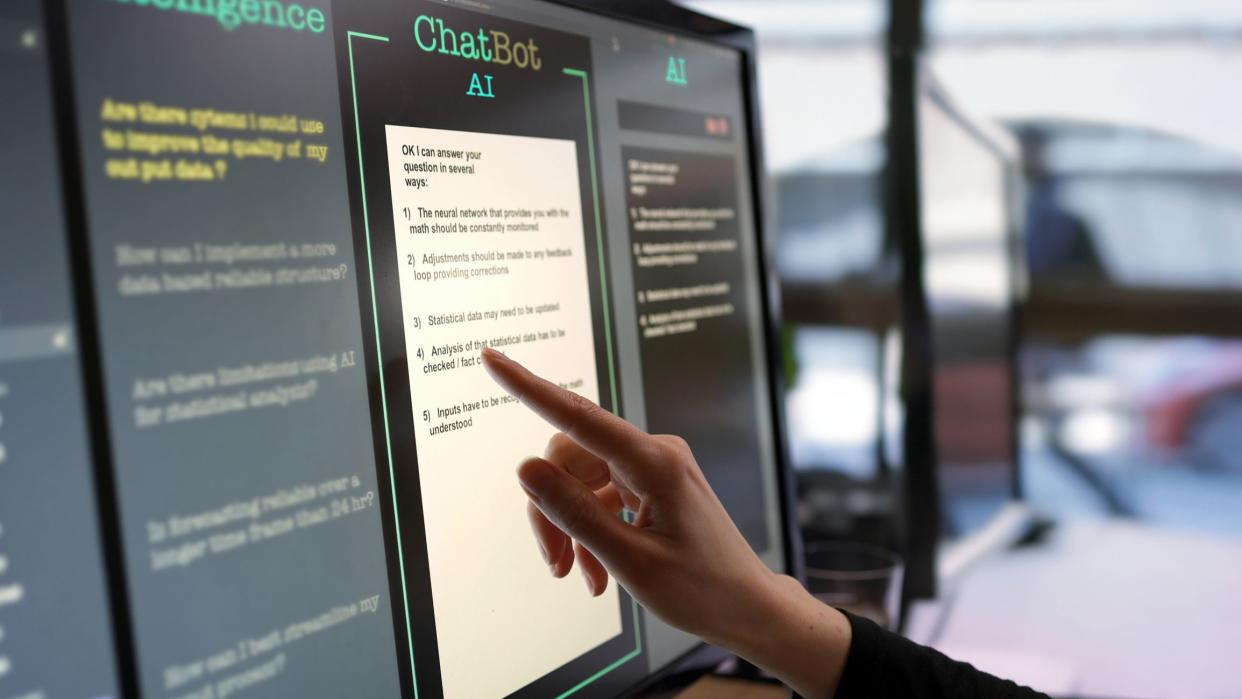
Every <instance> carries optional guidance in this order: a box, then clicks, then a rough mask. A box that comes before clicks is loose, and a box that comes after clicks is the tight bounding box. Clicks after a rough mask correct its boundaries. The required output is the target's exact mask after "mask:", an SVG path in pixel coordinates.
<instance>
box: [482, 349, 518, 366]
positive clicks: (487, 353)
mask: <svg viewBox="0 0 1242 699" xmlns="http://www.w3.org/2000/svg"><path fill="white" fill-rule="evenodd" d="M480 354H481V355H482V357H483V358H484V359H491V360H492V361H497V362H508V361H511V360H510V359H509V358H508V357H506V356H505V355H504V353H503V352H501V351H499V350H495V349H492V348H491V347H484V348H483V351H482V352H481V353H480Z"/></svg>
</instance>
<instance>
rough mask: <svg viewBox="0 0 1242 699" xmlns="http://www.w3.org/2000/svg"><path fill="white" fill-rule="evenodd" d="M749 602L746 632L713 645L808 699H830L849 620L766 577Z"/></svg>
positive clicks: (797, 588)
mask: <svg viewBox="0 0 1242 699" xmlns="http://www.w3.org/2000/svg"><path fill="white" fill-rule="evenodd" d="M763 588H764V589H763V590H762V591H760V593H759V594H757V595H756V596H755V597H754V598H752V599H754V600H755V607H754V610H753V611H752V612H751V614H753V615H754V618H755V621H754V622H752V623H751V624H748V626H749V628H746V629H736V630H734V633H733V634H732V635H731V636H730V637H729V638H727V639H722V642H721V643H720V644H719V645H721V646H723V647H725V648H727V649H729V650H731V651H732V652H734V653H736V654H737V655H739V656H741V657H743V658H745V659H746V660H748V661H749V662H751V663H753V664H755V665H757V666H759V667H761V668H763V669H765V670H767V671H768V672H770V673H772V674H773V675H775V676H776V677H778V678H780V679H781V680H782V681H783V682H785V684H787V685H789V686H790V687H791V688H793V689H794V690H796V691H797V692H798V693H799V694H801V695H803V696H805V697H808V699H818V698H821V697H822V698H825V699H826V698H827V697H831V696H832V695H833V694H834V693H835V691H836V686H837V682H838V681H839V680H840V678H841V673H842V671H843V670H844V667H845V661H846V658H847V657H848V655H849V649H850V642H851V640H852V630H851V628H850V622H849V619H847V618H846V617H845V615H844V614H842V613H841V612H839V611H837V610H836V609H834V608H832V607H830V606H828V605H826V604H824V603H822V602H820V601H819V600H817V599H815V597H814V596H812V595H811V594H810V593H808V592H807V591H806V590H805V589H804V588H803V587H802V585H801V584H800V583H799V582H798V581H797V580H795V579H794V578H792V577H789V576H787V575H777V574H775V573H772V574H770V579H769V580H767V581H766V584H765V585H764V586H763Z"/></svg>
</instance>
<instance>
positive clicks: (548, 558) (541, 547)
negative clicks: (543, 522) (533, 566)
mask: <svg viewBox="0 0 1242 699" xmlns="http://www.w3.org/2000/svg"><path fill="white" fill-rule="evenodd" d="M537 541H538V542H539V555H541V556H543V562H544V563H546V564H547V565H548V567H549V568H551V567H552V556H550V555H548V549H547V547H545V546H544V545H543V539H537Z"/></svg>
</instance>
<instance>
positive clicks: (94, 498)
mask: <svg viewBox="0 0 1242 699" xmlns="http://www.w3.org/2000/svg"><path fill="white" fill-rule="evenodd" d="M3 12H4V13H6V14H5V17H4V22H5V24H3V25H2V28H3V29H4V32H5V33H4V35H3V36H2V37H0V40H3V41H6V42H9V41H12V42H15V44H14V45H15V46H16V47H17V50H14V49H13V48H12V47H11V46H10V45H9V44H8V43H6V44H5V45H4V47H3V53H0V64H2V66H0V68H2V69H3V71H5V72H4V74H5V76H6V80H5V82H4V86H3V87H4V89H5V90H6V91H7V90H9V89H10V88H12V89H14V90H16V91H17V92H18V94H15V95H13V96H12V97H11V98H10V99H6V101H5V103H6V104H11V105H20V114H19V115H18V116H19V117H20V118H19V119H16V120H6V121H5V122H4V123H3V124H0V137H2V138H3V139H4V142H5V143H6V144H12V145H13V147H14V148H16V149H17V150H16V151H13V152H22V153H27V155H25V156H23V157H22V158H9V159H6V161H5V162H4V163H3V164H0V170H3V177H4V178H5V179H4V182H5V184H6V186H7V187H10V188H11V189H6V191H14V192H21V193H22V197H21V198H20V200H12V199H10V198H9V197H6V198H5V200H4V208H3V209H0V211H2V212H3V215H4V218H3V219H2V221H3V225H4V230H3V235H4V241H5V250H6V252H9V251H11V250H12V251H16V253H18V254H14V255H9V254H6V255H5V256H3V259H0V264H2V265H4V275H3V282H2V283H3V284H4V286H3V289H4V295H3V297H2V298H0V340H3V341H2V342H0V414H3V416H4V421H3V422H0V445H4V446H5V448H6V449H5V451H0V454H2V455H3V456H0V483H2V484H3V486H2V487H0V504H2V505H3V509H2V510H0V524H2V525H4V527H5V528H4V529H0V628H2V629H3V631H4V634H5V635H4V641H3V644H0V677H3V678H4V679H5V681H6V682H7V680H9V679H13V680H14V681H15V682H17V684H12V685H9V684H6V686H12V687H15V688H16V689H17V690H18V691H19V694H20V693H22V692H29V693H33V695H35V696H38V695H40V693H42V694H44V695H47V696H52V695H59V694H61V693H73V694H80V695H83V696H122V695H123V696H130V695H136V694H139V693H140V694H142V695H143V696H160V697H179V698H180V697H185V698H189V697H208V696H213V697H223V696H239V697H267V696H271V697H276V696H281V697H283V696H306V697H338V696H368V697H386V696H390V697H415V696H454V697H456V696H472V697H508V696H513V697H534V696H571V695H572V696H583V697H610V696H617V695H620V694H623V693H626V692H630V691H632V690H634V689H635V688H638V687H641V686H644V685H646V684H648V683H650V682H651V681H652V679H653V678H656V677H658V676H660V675H661V674H662V673H664V672H665V671H667V669H668V668H670V667H672V666H673V664H674V663H675V662H676V661H678V660H680V659H683V658H684V657H685V655H686V654H687V653H689V652H691V651H694V650H696V649H699V648H700V644H699V643H698V642H697V641H696V640H695V639H693V638H690V637H688V636H685V635H683V634H680V633H679V632H676V631H674V630H673V629H671V628H669V627H667V626H664V625H663V624H661V623H660V622H659V621H658V620H657V619H655V618H654V617H652V616H650V615H647V614H645V613H644V612H643V610H642V609H641V608H640V607H639V606H638V605H637V604H636V603H635V602H634V601H633V600H632V599H631V598H630V597H629V596H628V595H627V594H626V593H625V591H624V590H622V589H619V588H618V587H617V586H616V585H613V586H612V587H610V589H609V590H608V591H607V592H606V593H605V594H604V595H602V596H600V597H595V598H593V597H591V596H589V595H588V594H587V593H586V591H585V590H584V589H583V588H582V586H581V583H580V581H579V580H577V579H576V576H572V577H571V578H570V579H567V580H555V579H553V578H551V577H550V576H549V575H548V573H547V570H546V567H545V566H544V564H543V563H542V562H541V561H540V559H539V554H538V551H537V548H536V545H535V543H534V541H533V539H532V537H531V535H530V533H529V531H528V530H527V526H526V521H525V513H524V508H525V505H526V499H525V495H524V494H523V493H522V491H521V490H520V489H519V488H518V486H517V483H516V481H515V476H514V473H513V471H514V468H515V466H516V465H517V463H518V462H519V461H520V460H521V459H522V458H523V457H525V456H527V455H529V454H531V453H539V452H540V451H541V450H542V448H543V444H544V443H545V442H546V441H547V439H548V438H549V437H550V436H551V435H552V428H550V427H548V426H547V425H545V424H543V423H542V422H540V421H538V420H537V419H535V418H534V417H533V416H532V415H530V414H529V413H528V412H527V411H526V410H525V409H524V408H522V407H521V406H519V405H517V404H516V403H515V402H514V401H512V400H511V399H509V398H508V397H507V396H505V395H504V394H503V393H502V392H501V391H500V390H499V388H498V387H497V386H495V385H494V384H492V383H491V382H490V381H489V380H488V379H487V377H486V375H485V373H484V371H483V369H482V367H481V366H480V365H479V363H478V354H479V351H480V350H481V349H482V348H483V347H484V346H492V347H496V348H499V349H502V350H503V351H505V352H507V353H509V354H511V355H512V356H514V357H515V358H517V359H519V360H521V361H522V362H524V363H526V364H527V365H528V366H530V367H531V368H532V369H534V370H536V371H538V372H540V373H542V374H544V375H546V376H548V377H549V378H551V379H552V380H554V381H557V382H559V383H561V384H562V385H564V386H566V387H568V388H570V389H571V390H574V391H577V392H580V393H582V394H584V395H586V396H588V397H589V398H591V399H592V400H595V401H597V402H599V403H600V404H601V405H604V406H605V407H607V408H608V409H610V410H614V411H616V412H618V413H620V414H621V415H623V416H624V417H626V418H627V419H629V420H631V421H633V422H635V423H636V424H638V425H639V426H640V427H643V428H644V429H647V430H649V431H651V432H657V433H676V434H680V435H682V436H684V437H685V438H686V439H687V440H688V441H689V442H690V444H691V446H692V447H693V448H694V450H695V451H696V454H697V456H698V458H699V460H700V462H701V464H702V465H703V467H704V470H705V472H706V474H707V476H708V479H709V480H710V481H711V482H712V484H713V485H714V487H715V488H716V489H717V491H718V492H719V494H720V496H721V499H722V501H723V502H724V504H725V505H726V507H727V508H728V509H729V511H730V513H731V514H732V515H733V517H734V518H735V519H736V521H737V523H738V525H739V528H740V529H741V531H742V533H743V534H744V535H745V536H746V538H747V540H748V541H749V542H750V543H751V544H752V546H754V548H755V549H756V550H757V551H758V552H759V553H760V555H761V557H762V558H763V559H764V560H765V561H766V562H767V563H768V564H769V565H770V566H772V567H773V568H774V569H776V570H781V571H790V570H792V569H793V568H794V563H795V562H796V560H797V557H796V555H794V553H793V552H792V547H793V542H794V540H795V539H794V536H793V532H792V531H791V524H790V518H789V517H787V516H786V513H787V507H788V500H789V493H788V487H787V484H788V479H787V478H786V468H785V463H786V458H785V450H784V448H783V447H782V445H781V435H782V433H783V430H782V429H781V428H780V421H781V416H780V405H781V402H780V400H779V393H780V387H779V381H777V380H776V378H775V377H776V376H777V367H778V366H779V363H778V361H777V357H779V352H778V351H777V349H776V345H775V340H774V338H775V333H774V332H773V329H774V328H775V326H776V324H775V314H774V312H773V308H774V295H773V294H771V293H770V288H769V286H768V283H769V280H770V277H769V275H768V273H767V263H768V255H767V254H766V251H765V243H764V239H763V232H764V231H765V230H766V226H764V225H762V223H761V222H762V220H763V213H764V207H763V205H762V201H763V197H762V190H763V187H762V184H761V183H762V179H761V177H760V172H761V166H760V162H761V159H760V152H759V146H758V141H757V138H756V133H757V113H756V110H755V107H754V105H755V101H754V99H755V89H754V82H753V74H754V53H753V45H752V39H751V37H750V34H749V32H747V31H745V30H743V29H740V28H738V27H735V26H732V25H728V24H724V23H721V22H718V21H715V20H711V19H708V18H706V17H703V16H700V15H697V14H693V13H690V12H687V11H684V10H680V9H678V8H675V7H673V6H671V5H666V4H664V3H552V2H532V1H519V0H494V1H493V2H489V3H479V2H475V1H474V0H448V1H437V2H431V1H425V0H413V1H411V0H338V1H336V2H331V1H330V0H322V1H320V2H315V1H314V0H312V1H310V2H293V1H291V0H237V1H234V0H169V1H168V2H163V1H162V0H161V1H156V0H65V1H61V0H56V1H51V0H49V1H48V2H47V4H46V6H42V5H41V4H39V3H35V2H32V1H31V0H23V1H22V2H20V3H16V4H12V6H11V7H9V6H6V8H4V11H3ZM10 13H11V14H12V16H11V17H10ZM23 13H24V14H23ZM44 14H45V16H46V25H47V26H46V32H45V31H44V29H43V28H42V24H43V22H41V15H44ZM10 20H11V21H12V24H11V25H10V23H9V22H10ZM10 28H17V29H15V30H14V31H15V32H16V33H14V32H10V31H9V30H10ZM28 36H33V37H34V39H29V38H27V37H28ZM31 41H33V42H34V43H33V47H32V46H30V45H28V44H30V42H31ZM9 71H14V75H15V76H17V75H18V74H19V73H20V76H19V77H21V80H20V81H16V82H11V81H9V80H8V79H7V78H8V74H9ZM8 152H11V151H10V150H9V149H8V148H7V147H6V153H8ZM10 241H16V242H18V243H20V244H19V245H15V246H12V247H11V246H10ZM49 377H52V378H49ZM19 427H20V428H21V429H20V431H19V430H18V429H17V428H19ZM48 464H55V465H56V468H57V469H60V470H48V468H47V465H48ZM53 475H55V478H53V477H52V476H53ZM10 484H12V485H10ZM19 494H20V496H19ZM14 498H18V499H17V500H14ZM48 551H56V552H57V555H56V556H48V555H46V554H47V552H48ZM39 552H43V553H42V555H40V553H39ZM69 615H71V616H69ZM50 622H54V623H50ZM68 630H72V631H73V633H72V634H66V633H65V632H67V631H68ZM67 658H73V666H74V667H75V668H81V669H82V672H80V673H77V674H73V676H72V677H70V676H69V675H70V674H72V673H64V672H63V670H62V669H63V668H64V667H65V663H66V662H67Z"/></svg>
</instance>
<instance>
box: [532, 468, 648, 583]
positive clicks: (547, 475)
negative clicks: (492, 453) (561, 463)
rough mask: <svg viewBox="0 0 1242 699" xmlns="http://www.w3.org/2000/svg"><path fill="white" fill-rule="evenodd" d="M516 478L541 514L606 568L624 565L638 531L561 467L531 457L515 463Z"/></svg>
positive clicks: (634, 543)
mask: <svg viewBox="0 0 1242 699" xmlns="http://www.w3.org/2000/svg"><path fill="white" fill-rule="evenodd" d="M518 480H519V481H521V483H522V489H523V490H525V491H526V494H527V495H529V496H530V499H531V501H532V502H534V503H535V507H538V508H539V511H540V512H542V513H543V515H544V516H545V517H547V518H548V519H549V520H550V521H551V522H552V523H553V524H555V525H556V527H557V528H558V529H560V530H561V531H563V532H565V533H566V534H568V535H569V536H570V537H571V538H573V539H574V540H576V541H577V542H578V543H580V544H582V545H583V546H585V547H586V548H587V550H589V551H590V552H591V553H593V554H595V556H596V557H597V558H599V559H600V562H602V563H604V565H605V566H606V567H608V568H612V567H614V566H615V565H617V564H624V561H625V560H626V559H627V557H628V555H629V553H630V552H631V551H633V549H634V547H635V546H636V545H637V544H638V542H637V541H635V539H636V538H637V537H638V536H639V533H638V532H637V531H636V530H635V529H634V528H633V527H631V526H629V525H628V524H626V523H625V522H624V521H622V520H621V518H620V517H618V516H617V514H616V513H615V512H609V511H608V508H607V506H605V505H604V503H603V501H601V500H600V499H599V497H598V496H596V495H595V493H594V492H593V491H592V490H591V489H590V488H588V487H587V486H586V484H584V483H583V482H582V481H580V480H578V479H577V478H575V477H574V476H573V475H571V474H570V473H569V472H568V471H566V470H565V469H562V468H560V467H558V466H556V465H555V464H553V463H551V462H550V461H547V460H545V459H540V458H537V457H531V458H529V459H527V460H526V461H523V462H522V465H521V466H518Z"/></svg>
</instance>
